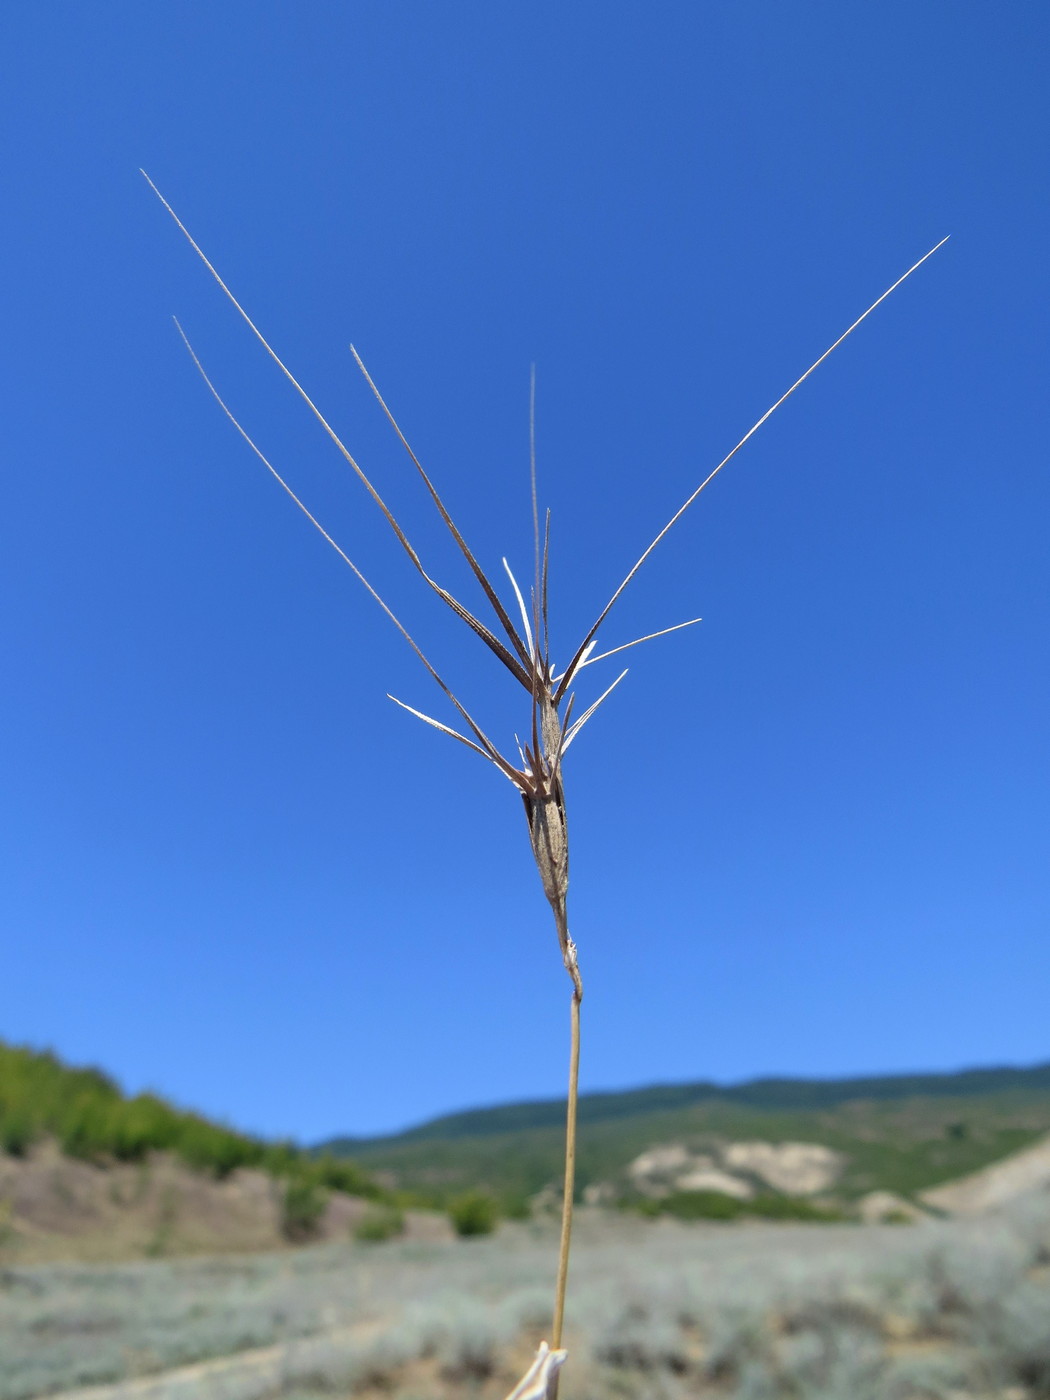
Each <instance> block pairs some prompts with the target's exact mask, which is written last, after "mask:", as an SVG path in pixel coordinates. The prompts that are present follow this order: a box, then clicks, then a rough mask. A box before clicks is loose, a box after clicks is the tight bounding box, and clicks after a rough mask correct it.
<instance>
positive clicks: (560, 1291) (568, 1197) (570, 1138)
mask: <svg viewBox="0 0 1050 1400" xmlns="http://www.w3.org/2000/svg"><path fill="white" fill-rule="evenodd" d="M582 997H583V989H582V988H581V987H580V986H579V985H578V984H577V985H574V987H573V990H572V1010H571V1018H572V1044H571V1048H570V1050H569V1103H568V1111H567V1113H566V1119H565V1193H564V1196H563V1198H562V1205H561V1243H560V1245H559V1247H558V1281H557V1284H556V1285H555V1289H554V1325H553V1328H552V1330H551V1346H552V1347H553V1348H554V1350H555V1351H557V1350H558V1348H559V1347H560V1346H561V1334H562V1326H563V1323H564V1321H565V1287H566V1284H567V1283H568V1280H569V1245H570V1243H571V1241H572V1198H573V1195H574V1192H575V1186H576V1100H577V1089H578V1086H579V1082H580V1001H581V1000H582ZM555 1394H556V1382H555Z"/></svg>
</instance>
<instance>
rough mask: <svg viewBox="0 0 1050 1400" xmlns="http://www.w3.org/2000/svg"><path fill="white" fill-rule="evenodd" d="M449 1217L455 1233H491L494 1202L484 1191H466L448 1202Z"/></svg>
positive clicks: (493, 1218)
mask: <svg viewBox="0 0 1050 1400" xmlns="http://www.w3.org/2000/svg"><path fill="white" fill-rule="evenodd" d="M448 1215H449V1219H450V1220H451V1221H452V1227H453V1229H454V1230H455V1232H456V1234H457V1235H460V1236H462V1237H467V1236H469V1235H491V1234H492V1232H493V1230H494V1229H495V1228H496V1202H495V1201H494V1200H493V1199H492V1197H491V1196H487V1195H486V1194H485V1192H484V1191H466V1192H464V1194H463V1195H462V1196H457V1197H456V1198H455V1199H454V1200H452V1201H450V1202H449V1208H448Z"/></svg>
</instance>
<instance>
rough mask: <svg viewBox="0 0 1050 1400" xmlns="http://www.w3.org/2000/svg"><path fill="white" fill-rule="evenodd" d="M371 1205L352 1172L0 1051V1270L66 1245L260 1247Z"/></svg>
mask: <svg viewBox="0 0 1050 1400" xmlns="http://www.w3.org/2000/svg"><path fill="white" fill-rule="evenodd" d="M384 1195H385V1193H384V1192H383V1190H382V1188H380V1187H379V1186H378V1185H377V1184H376V1182H375V1181H374V1180H373V1179H372V1178H371V1177H370V1176H369V1175H368V1174H367V1173H366V1172H365V1171H363V1170H362V1169H361V1168H360V1167H358V1166H357V1165H356V1164H355V1163H353V1162H350V1161H347V1160H345V1159H343V1160H339V1161H337V1160H335V1159H334V1158H332V1157H330V1156H325V1155H323V1154H322V1155H321V1156H318V1155H317V1154H308V1153H305V1152H303V1151H301V1150H299V1149H298V1148H296V1147H294V1146H292V1145H291V1144H290V1143H272V1142H266V1141H264V1140H263V1139H261V1138H256V1137H252V1136H250V1135H249V1134H246V1133H239V1132H237V1131H236V1130H235V1129H233V1128H230V1127H227V1126H226V1125H224V1124H221V1123H215V1122H212V1121H211V1120H210V1119H208V1118H205V1117H204V1116H203V1115H202V1114H199V1113H191V1112H187V1111H185V1110H183V1109H178V1108H176V1107H174V1106H173V1105H172V1104H170V1103H168V1102H167V1101H166V1100H165V1099H162V1098H160V1097H159V1096H157V1095H156V1094H137V1095H134V1096H129V1095H126V1094H124V1093H122V1092H121V1090H120V1088H119V1086H118V1085H117V1084H116V1083H115V1082H114V1081H113V1080H112V1079H110V1078H109V1076H108V1075H106V1074H103V1073H102V1072H101V1071H100V1070H97V1069H75V1068H71V1067H70V1066H68V1065H65V1064H63V1063H62V1061H61V1060H59V1059H58V1058H57V1056H55V1055H53V1054H51V1053H50V1052H47V1051H38V1050H32V1049H28V1048H26V1047H24V1046H12V1045H7V1044H5V1043H4V1042H2V1041H0V1251H2V1252H3V1254H4V1255H5V1256H9V1255H11V1254H14V1255H16V1256H17V1257H19V1258H23V1257H28V1256H29V1255H31V1256H32V1257H52V1256H55V1255H56V1254H57V1256H61V1257H64V1256H66V1255H68V1253H69V1252H70V1242H71V1241H79V1242H80V1243H79V1245H78V1246H77V1248H76V1250H75V1251H74V1252H79V1253H84V1252H85V1251H86V1252H87V1253H88V1254H91V1253H100V1254H101V1255H103V1256H105V1257H114V1255H120V1254H123V1253H126V1252H127V1251H128V1250H130V1251H131V1252H132V1253H136V1252H138V1253H141V1252H142V1249H143V1248H146V1249H148V1250H149V1251H150V1252H153V1253H158V1252H159V1253H163V1252H182V1251H193V1250H199V1249H202V1248H205V1249H218V1248H229V1249H237V1248H262V1247H274V1246H276V1245H278V1244H279V1243H280V1242H281V1240H282V1238H283V1239H286V1240H295V1239H304V1238H310V1237H315V1236H318V1235H321V1234H324V1233H326V1232H330V1231H331V1230H332V1229H336V1228H340V1227H341V1228H342V1229H343V1232H344V1233H345V1228H346V1221H347V1220H348V1219H349V1218H350V1216H352V1215H353V1214H354V1211H353V1210H352V1209H349V1207H348V1206H347V1204H346V1203H347V1202H348V1200H349V1198H350V1197H352V1196H356V1197H366V1198H378V1197H383V1196H384ZM348 1209H349V1215H348ZM81 1246H82V1247H81ZM27 1251H28V1253H27Z"/></svg>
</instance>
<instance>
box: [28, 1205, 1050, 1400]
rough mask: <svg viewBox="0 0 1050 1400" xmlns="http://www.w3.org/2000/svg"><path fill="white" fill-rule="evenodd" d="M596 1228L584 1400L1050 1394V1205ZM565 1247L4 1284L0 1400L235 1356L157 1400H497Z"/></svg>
mask: <svg viewBox="0 0 1050 1400" xmlns="http://www.w3.org/2000/svg"><path fill="white" fill-rule="evenodd" d="M584 1217H585V1218H584V1219H583V1220H582V1221H581V1230H580V1237H579V1253H578V1255H577V1256H576V1259H575V1262H574V1273H575V1286H576V1287H575V1293H574V1295H573V1299H572V1302H571V1306H570V1311H569V1316H568V1319H567V1327H568V1332H567V1340H568V1341H569V1344H570V1345H571V1346H573V1348H574V1352H573V1354H574V1360H575V1361H577V1362H578V1365H577V1367H576V1370H575V1374H574V1394H575V1395H577V1396H579V1397H581V1400H599V1397H608V1396H620V1397H624V1400H636V1398H637V1400H648V1397H654V1400H656V1397H659V1400H665V1397H666V1400H677V1397H683V1398H684V1397H687V1396H692V1395H698V1396H703V1395H711V1396H715V1395H719V1396H727V1397H728V1396H734V1397H735V1396H740V1397H747V1400H766V1397H768V1400H788V1397H801V1396H815V1397H816V1396H819V1397H827V1400H837V1397H840V1396H841V1397H842V1400H846V1398H847V1397H849V1400H912V1398H913V1397H934V1398H935V1400H939V1398H940V1397H944V1400H949V1397H950V1398H951V1400H961V1397H966V1396H992V1395H995V1396H999V1397H1002V1398H1003V1400H1024V1398H1025V1397H1033V1398H1034V1397H1038V1396H1045V1395H1050V1195H1048V1194H1047V1193H1045V1192H1043V1193H1040V1194H1038V1195H1034V1196H1032V1197H1029V1198H1027V1199H1023V1200H1018V1201H1017V1202H1015V1203H1014V1204H1013V1205H1012V1206H1011V1207H1010V1209H1009V1210H1007V1211H1003V1212H1001V1213H999V1214H997V1215H990V1216H986V1217H984V1218H982V1219H980V1220H973V1221H969V1222H963V1221H939V1222H935V1221H930V1222H925V1223H922V1224H919V1225H913V1226H903V1225H899V1226H892V1225H888V1226H877V1227H864V1226H857V1225H827V1226H794V1225H792V1226H773V1225H755V1226H751V1227H743V1228H741V1227H738V1226H736V1227H734V1226H730V1227H720V1226H717V1225H697V1226H687V1225H682V1224H679V1223H676V1222H672V1221H662V1222H660V1223H659V1224H652V1223H648V1222H644V1221H640V1220H637V1219H632V1218H629V1217H628V1218H624V1217H620V1216H617V1215H615V1214H604V1213H601V1212H585V1213H584ZM551 1247H552V1240H551V1238H550V1236H549V1233H547V1232H545V1231H544V1230H543V1228H542V1227H539V1226H530V1225H517V1224H514V1225H505V1226H504V1227H503V1228H502V1229H501V1231H500V1232H499V1234H498V1236H496V1237H494V1238H490V1239H482V1240H475V1241H471V1242H469V1243H466V1242H458V1243H455V1244H441V1245H437V1244H435V1245H421V1244H409V1243H405V1242H398V1241H391V1242H388V1243H383V1244H376V1245H371V1246H368V1245H360V1244H357V1245H353V1244H347V1245H335V1246H333V1245H326V1246H319V1247H316V1248H313V1249H308V1250H302V1251H298V1252H296V1253H285V1254H282V1255H269V1256H255V1257H250V1258H245V1257H239V1258H229V1259H196V1260H188V1261H182V1262H165V1261H153V1262H144V1263H140V1264H134V1265H125V1266H121V1267H114V1266H91V1267H89V1266H83V1265H80V1266H52V1267H42V1268H33V1269H29V1268H26V1269H18V1268H14V1269H8V1270H6V1271H4V1272H3V1273H2V1274H0V1354H2V1356H3V1366H2V1367H0V1400H30V1397H34V1396H41V1395H45V1394H47V1393H49V1392H54V1391H58V1390H61V1389H63V1388H72V1387H75V1386H77V1385H87V1384H90V1383H101V1382H117V1381H119V1380H121V1379H125V1378H128V1377H130V1376H133V1375H143V1374H148V1373H159V1372H164V1371H166V1370H169V1369H170V1368H175V1367H178V1366H182V1365H186V1364H188V1363H191V1362H194V1361H200V1360H203V1359H205V1358H214V1357H230V1358H231V1360H230V1362H229V1364H228V1365H227V1366H225V1367H223V1368H221V1370H214V1369H213V1370H211V1371H209V1368H204V1370H203V1371H202V1372H201V1373H200V1374H199V1376H198V1377H197V1378H196V1379H195V1380H194V1381H193V1382H192V1383H191V1384H186V1383H182V1384H178V1385H176V1384H175V1383H174V1381H172V1382H168V1383H165V1384H164V1385H162V1386H158V1387H157V1388H156V1389H151V1390H150V1392H149V1393H150V1397H151V1400H153V1398H154V1397H157V1398H158V1400H219V1397H220V1396H221V1397H222V1400H263V1397H281V1398H282V1400H293V1397H294V1400H314V1397H317V1400H320V1397H321V1396H331V1395H343V1396H346V1395H349V1394H351V1393H352V1392H354V1391H359V1390H363V1389H368V1390H374V1389H375V1387H377V1386H379V1387H380V1388H382V1389H384V1390H385V1391H386V1393H388V1394H390V1395H391V1396H404V1397H406V1400H407V1397H409V1396H412V1397H417V1400H422V1397H425V1396H427V1395H429V1394H435V1395H437V1394H441V1395H446V1396H450V1395H462V1394H476V1395H479V1396H489V1395H490V1394H491V1396H492V1397H493V1400H497V1397H499V1396H500V1395H502V1394H503V1393H504V1391H505V1389H506V1384H505V1382H506V1380H507V1378H508V1376H513V1373H514V1371H515V1369H516V1368H518V1369H520V1360H521V1357H522V1355H523V1352H522V1347H523V1346H528V1345H529V1344H530V1340H531V1338H532V1335H533V1333H534V1331H535V1329H536V1328H537V1327H539V1326H542V1325H543V1324H544V1322H545V1320H546V1319H547V1318H549V1308H550V1301H549V1273H550V1255H551ZM267 1347H269V1348H271V1349H272V1350H271V1351H269V1352H267V1353H265V1354H264V1355H263V1357H262V1361H260V1358H259V1357H258V1356H255V1357H253V1355H252V1353H253V1351H254V1350H255V1349H258V1348H267ZM263 1362H264V1363H265V1364H262V1363H263Z"/></svg>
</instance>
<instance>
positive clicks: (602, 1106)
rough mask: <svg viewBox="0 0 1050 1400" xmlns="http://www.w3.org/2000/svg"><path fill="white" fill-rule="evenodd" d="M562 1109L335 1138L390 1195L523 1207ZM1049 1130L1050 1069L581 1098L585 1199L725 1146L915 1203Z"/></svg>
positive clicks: (555, 1153)
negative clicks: (653, 1159) (833, 1158)
mask: <svg viewBox="0 0 1050 1400" xmlns="http://www.w3.org/2000/svg"><path fill="white" fill-rule="evenodd" d="M564 1112H565V1109H564V1104H563V1103H562V1102H561V1101H560V1100H540V1101H536V1102H530V1103H520V1104H508V1105H501V1106H498V1107H494V1108H483V1109H473V1110H469V1111H467V1112H463V1113H456V1114H450V1115H446V1116H444V1117H441V1118H436V1119H434V1120H432V1121H430V1122H427V1123H423V1124H421V1125H419V1126H417V1127H414V1128H411V1129H409V1130H408V1131H406V1132H403V1133H398V1134H396V1135H393V1136H388V1137H382V1138H372V1139H368V1138H337V1139H333V1140H331V1141H329V1142H327V1143H325V1144H323V1145H322V1147H321V1148H319V1149H318V1150H319V1151H323V1152H326V1153H331V1154H333V1155H335V1156H339V1155H341V1154H343V1153H348V1154H349V1153H352V1154H353V1156H354V1158H355V1159H356V1160H358V1161H359V1162H360V1163H361V1164H362V1165H363V1166H365V1167H367V1168H368V1169H369V1170H371V1171H373V1172H375V1173H378V1174H379V1175H380V1177H381V1179H382V1180H383V1181H385V1182H386V1183H388V1184H389V1185H391V1186H395V1185H396V1186H397V1187H398V1188H400V1189H403V1190H409V1191H412V1192H415V1193H417V1194H419V1195H420V1196H423V1197H426V1198H429V1199H431V1200H433V1201H434V1202H435V1203H440V1202H442V1201H443V1200H444V1199H445V1198H446V1197H447V1196H448V1195H449V1194H454V1193H455V1192H457V1191H460V1190H463V1189H464V1188H465V1187H468V1186H470V1187H481V1188H483V1189H486V1190H489V1191H491V1192H492V1193H493V1194H495V1195H496V1196H498V1197H499V1198H500V1199H502V1200H503V1202H504V1204H505V1205H506V1206H507V1207H508V1208H512V1209H514V1208H520V1207H521V1205H522V1204H523V1202H524V1201H525V1200H527V1199H528V1198H529V1197H532V1196H534V1195H535V1194H536V1193H537V1192H542V1191H544V1190H545V1189H547V1188H549V1187H554V1186H556V1183H557V1181H558V1179H559V1174H560V1162H561V1152H562V1133H563V1131H564ZM1048 1131H1050V1064H1043V1065H1037V1066H1034V1067H1032V1068H1027V1069H1017V1068H1010V1067H1003V1068H993V1069H971V1070H964V1071H960V1072H958V1073H952V1074H909V1075H887V1076H878V1077H867V1078H851V1079H838V1080H831V1079H829V1080H807V1079H773V1078H768V1079H758V1080H752V1081H749V1082H747V1083H743V1084H737V1085H729V1086H723V1085H717V1084H712V1083H709V1082H706V1081H700V1082H695V1083H690V1084H677V1085H655V1086H652V1087H649V1088H644V1089H636V1090H630V1091H625V1092H620V1093H597V1094H585V1095H583V1096H581V1099H580V1141H579V1148H578V1159H577V1180H578V1182H579V1190H580V1193H581V1195H582V1196H584V1197H587V1196H588V1188H590V1198H592V1199H593V1198H594V1197H595V1196H602V1197H604V1198H605V1199H616V1198H619V1199H626V1198H630V1196H631V1195H632V1186H631V1181H632V1178H631V1175H630V1170H629V1169H630V1167H631V1164H632V1163H633V1162H636V1161H637V1159H638V1158H639V1157H640V1155H641V1154H643V1153H646V1152H649V1151H650V1150H651V1149H652V1148H654V1147H656V1146H659V1145H661V1144H663V1145H667V1144H676V1145H678V1146H680V1147H682V1148H684V1149H685V1150H686V1151H687V1152H688V1153H689V1154H691V1158H692V1159H695V1160H701V1159H705V1158H709V1157H712V1156H717V1155H718V1154H719V1153H720V1152H724V1150H725V1148H726V1146H727V1144H732V1143H741V1142H754V1141H756V1140H758V1141H761V1142H765V1143H771V1144H783V1143H788V1142H804V1143H809V1144H816V1145H820V1146H822V1147H825V1148H827V1149H829V1150H830V1151H831V1152H833V1153H835V1154H838V1157H839V1159H840V1160H841V1163H842V1167H841V1171H840V1173H839V1176H838V1179H837V1181H836V1183H835V1198H836V1200H838V1201H841V1202H845V1203H849V1202H852V1201H855V1200H857V1199H858V1198H859V1197H861V1196H863V1195H865V1194H866V1193H868V1192H871V1191H874V1190H884V1191H892V1192H896V1193H899V1194H900V1195H902V1196H905V1197H911V1196H914V1195H915V1194H916V1193H918V1192H920V1191H922V1190H925V1189H927V1188H929V1187H933V1186H936V1185H938V1184H939V1183H942V1182H944V1181H947V1180H950V1179H952V1178H954V1177H957V1176H961V1175H965V1174H967V1173H971V1172H974V1171H977V1170H980V1169H981V1168H982V1167H985V1166H987V1165H988V1164H990V1163H992V1162H995V1161H998V1160H999V1159H1001V1158H1003V1157H1005V1156H1007V1155H1008V1154H1009V1153H1011V1152H1014V1151H1016V1150H1018V1149H1020V1148H1022V1147H1026V1146H1028V1145H1029V1144H1030V1143H1032V1142H1034V1141H1035V1140H1036V1139H1037V1138H1039V1137H1040V1136H1042V1135H1043V1134H1045V1133H1046V1132H1048Z"/></svg>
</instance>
